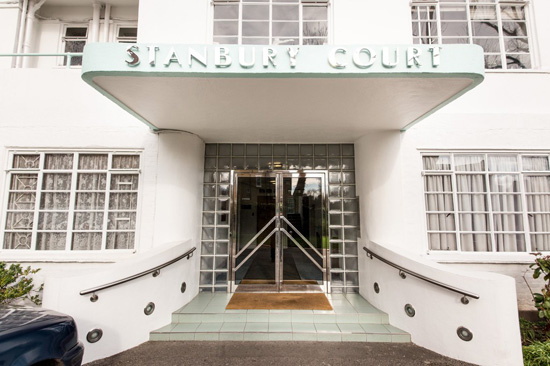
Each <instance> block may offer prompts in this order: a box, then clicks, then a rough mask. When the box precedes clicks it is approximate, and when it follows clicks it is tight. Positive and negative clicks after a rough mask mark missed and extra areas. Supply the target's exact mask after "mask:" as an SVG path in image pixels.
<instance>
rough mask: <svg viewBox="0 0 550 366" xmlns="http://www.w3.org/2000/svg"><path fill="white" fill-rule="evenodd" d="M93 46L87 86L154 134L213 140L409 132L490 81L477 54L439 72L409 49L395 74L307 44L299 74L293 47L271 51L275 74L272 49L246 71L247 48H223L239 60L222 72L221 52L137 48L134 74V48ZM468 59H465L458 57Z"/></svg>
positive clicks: (471, 50) (452, 60)
mask: <svg viewBox="0 0 550 366" xmlns="http://www.w3.org/2000/svg"><path fill="white" fill-rule="evenodd" d="M91 46H94V47H91V48H87V50H86V51H85V55H84V65H83V78H84V80H86V81H87V82H88V83H89V84H91V85H92V86H93V87H95V88H96V89H98V90H99V91H100V92H101V93H103V94H104V95H106V96H107V97H108V98H110V99H112V100H113V101H115V102H116V103H117V104H119V105H120V106H122V107H123V108H125V109H126V110H128V111H129V112H130V113H132V114H134V115H135V116H136V117H138V118H139V119H141V120H142V121H143V122H145V123H147V124H148V125H149V126H150V127H151V128H153V129H157V130H158V129H176V130H184V131H189V132H192V133H194V134H197V135H199V136H200V137H201V138H202V139H204V140H205V141H207V142H216V141H233V142H245V141H255V142H280V141H288V142H310V141H316V142H348V141H350V142H351V141H354V140H355V139H357V137H359V136H361V135H363V134H365V133H367V132H369V131H371V130H401V129H405V128H407V127H408V126H410V125H411V124H413V123H416V122H418V121H419V120H420V119H422V118H423V117H425V116H427V115H429V114H431V113H433V112H434V111H435V110H437V109H439V108H440V107H441V106H443V105H445V104H447V103H449V102H450V101H452V100H453V99H455V98H456V97H458V96H460V95H461V94H463V93H465V92H466V91H468V90H470V89H471V88H473V87H475V86H476V85H477V84H479V83H480V82H481V81H482V79H483V55H482V53H481V52H479V50H478V49H477V48H476V47H475V46H473V47H470V46H465V48H464V47H463V48H461V49H458V50H457V49H455V48H454V47H457V46H454V47H452V46H447V47H449V48H444V49H441V51H440V52H441V54H442V56H441V61H440V64H439V65H436V66H434V60H433V59H432V58H431V57H432V56H430V57H428V56H425V59H423V60H422V61H421V62H422V64H421V65H413V66H407V53H406V52H407V50H409V49H410V47H409V48H407V47H405V48H395V49H396V50H397V51H396V53H395V55H396V57H397V58H396V59H395V60H399V59H401V61H398V63H397V65H396V66H394V67H391V68H390V67H386V66H384V65H383V64H382V62H381V61H380V65H378V64H374V65H372V66H369V68H359V67H357V65H356V64H354V62H351V61H352V59H351V55H350V54H351V52H350V51H352V50H353V49H354V48H353V47H349V48H350V51H347V49H346V48H340V49H344V50H346V52H344V51H339V52H335V51H334V50H335V48H332V47H330V46H329V47H328V48H327V47H325V46H310V47H307V46H302V49H301V50H300V52H301V54H300V53H299V54H298V55H299V56H298V57H297V58H296V61H297V62H298V64H297V65H296V66H295V67H291V66H289V58H290V57H289V55H290V52H288V53H287V48H285V47H280V48H277V47H273V49H274V50H275V51H274V52H275V53H276V54H277V55H278V56H279V59H277V60H276V64H277V65H276V66H273V64H272V63H270V60H267V61H268V62H267V67H266V66H265V64H264V65H262V64H261V63H262V57H261V56H262V52H265V50H264V49H265V48H264V49H262V48H261V47H255V48H254V47H250V48H245V52H247V51H248V52H251V53H250V54H252V53H254V52H256V54H257V55H258V56H259V57H258V56H257V57H256V60H257V63H259V65H254V66H253V67H246V68H245V67H242V65H239V63H240V61H239V60H238V57H239V55H240V53H239V50H238V49H237V48H234V49H230V47H229V46H225V47H227V49H225V50H222V51H221V52H222V53H223V52H226V53H227V54H228V55H232V56H230V57H233V64H231V65H229V66H226V67H223V68H222V67H218V65H217V63H219V62H227V59H225V60H224V59H223V58H218V59H216V57H218V55H219V52H220V51H219V47H218V48H217V49H216V48H215V47H214V46H192V47H193V49H194V50H197V51H198V52H197V55H198V57H199V58H200V57H202V56H204V58H203V60H202V62H200V60H197V59H196V58H192V57H191V52H192V51H189V48H187V49H181V50H180V49H176V48H174V47H172V48H171V49H170V51H167V53H166V52H165V53H164V54H162V57H160V56H161V51H160V50H159V51H157V54H158V56H159V57H158V59H156V58H155V59H154V61H155V62H154V64H153V65H151V53H150V52H148V51H147V50H148V49H151V48H152V47H153V46H147V45H139V46H138V47H136V48H134V49H133V52H134V53H135V54H136V55H137V57H141V58H142V60H140V63H139V64H137V65H135V67H130V66H128V64H127V63H128V61H131V60H132V58H131V56H132V55H131V53H127V51H126V47H122V48H120V46H121V45H115V46H118V48H113V45H91ZM101 46H103V47H101ZM107 46H109V47H110V48H108V49H107V50H106V51H108V52H107V53H117V54H118V56H117V57H116V60H115V61H116V63H115V64H116V66H113V65H112V63H111V64H110V63H109V62H106V61H105V60H108V59H106V58H105V56H103V57H102V58H100V59H99V58H98V53H99V52H101V53H103V54H105V50H104V48H106V47H107ZM87 47H89V46H87ZM203 47H204V48H203ZM207 47H209V48H207ZM159 48H160V49H162V48H161V47H159ZM164 48H166V47H164ZM168 48H170V47H168ZM241 48H244V47H241ZM336 49H338V48H336ZM359 49H362V50H364V49H365V48H359ZM140 50H143V51H142V52H141V54H139V53H138V52H139V51H140ZM172 50H174V51H176V52H175V54H173V53H172ZM186 50H187V52H188V53H187V54H186V53H185V52H186ZM369 50H370V53H369V52H367V51H362V52H361V53H360V55H359V56H360V57H362V58H361V59H360V60H361V61H362V62H367V61H371V59H369V57H372V55H374V54H378V55H381V56H379V58H380V59H381V58H382V56H383V52H384V49H379V50H378V49H377V50H375V49H372V48H369ZM209 51H212V52H209ZM231 51H233V52H231ZM420 51H421V53H422V51H423V53H424V55H431V53H430V52H432V53H433V50H432V51H430V50H428V49H426V50H420ZM193 52H194V51H193ZM216 52H218V53H216ZM397 52H399V53H397ZM401 53H402V55H401ZM211 54H212V56H213V57H212V58H211V59H208V58H207V57H208V56H210V55H211ZM214 54H215V55H216V56H214ZM327 54H328V55H329V56H328V59H327V57H326V55H327ZM165 55H168V56H166V58H165V57H164V56H165ZM331 55H332V56H331ZM347 55H350V56H349V57H350V58H349V59H346V57H347ZM170 56H171V59H170ZM300 56H302V59H300V58H299V57H300ZM323 56H325V57H323ZM443 56H445V57H443ZM462 56H464V57H465V58H466V59H464V60H460V59H459V60H457V59H456V58H457V57H458V58H460V57H462ZM148 57H149V58H148ZM155 57H156V55H155ZM285 57H286V58H285ZM331 57H332V59H331ZM373 59H374V60H376V58H373ZM163 60H166V61H164V62H163ZM248 60H249V61H250V58H248ZM357 60H359V59H357ZM125 61H126V62H125ZM134 61H135V59H134ZM354 61H355V60H354ZM460 61H463V62H462V63H461V62H460ZM264 62H265V58H264ZM300 62H302V64H303V66H302V64H300ZM334 62H337V63H338V64H339V65H335V64H334ZM444 62H446V63H447V64H444ZM318 64H320V65H318ZM342 64H346V66H345V67H342ZM472 65H473V66H472ZM335 66H338V67H335ZM113 68H115V70H113Z"/></svg>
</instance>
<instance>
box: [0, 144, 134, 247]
mask: <svg viewBox="0 0 550 366" xmlns="http://www.w3.org/2000/svg"><path fill="white" fill-rule="evenodd" d="M10 161H11V163H10V168H9V169H8V177H7V178H8V179H7V196H6V197H7V207H6V210H5V222H4V228H5V230H4V238H3V243H2V248H3V249H23V250H25V249H27V250H68V251H69V250H104V249H133V248H134V245H135V231H136V215H137V202H138V188H139V176H140V171H139V165H140V155H139V154H137V153H126V152H116V153H114V152H110V153H104V152H76V153H73V152H70V153H69V152H40V153H38V152H12V153H11V154H10Z"/></svg>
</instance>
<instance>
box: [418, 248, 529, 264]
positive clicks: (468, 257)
mask: <svg viewBox="0 0 550 366" xmlns="http://www.w3.org/2000/svg"><path fill="white" fill-rule="evenodd" d="M423 257H424V258H427V259H430V260H432V261H435V262H438V263H457V264H458V263H464V264H468V263H471V264H530V263H533V261H534V259H535V256H534V255H532V254H530V253H515V252H514V253H481V252H478V253H476V252H474V253H459V252H445V253H442V252H433V251H432V252H428V253H426V254H425V255H424V256H423Z"/></svg>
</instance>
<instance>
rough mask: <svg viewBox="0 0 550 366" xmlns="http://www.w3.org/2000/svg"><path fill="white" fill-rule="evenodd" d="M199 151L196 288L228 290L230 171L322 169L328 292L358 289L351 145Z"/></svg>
mask: <svg viewBox="0 0 550 366" xmlns="http://www.w3.org/2000/svg"><path fill="white" fill-rule="evenodd" d="M205 155H206V156H205V159H204V186H203V212H202V238H201V264H200V289H201V291H227V290H228V284H227V281H228V278H229V276H228V270H229V252H230V247H229V245H230V243H229V210H230V194H231V190H230V184H231V182H230V179H231V170H243V169H245V170H296V169H304V170H321V171H325V172H327V173H328V176H327V179H328V185H329V186H328V192H327V193H328V196H329V212H328V219H329V233H330V267H331V268H330V279H331V292H332V293H343V292H345V293H351V292H358V291H359V274H358V263H357V256H358V250H357V248H358V246H357V236H358V227H359V211H358V210H359V205H358V200H357V197H356V194H355V161H354V160H355V159H354V149H353V144H229V143H227V144H206V151H205ZM274 162H276V164H274Z"/></svg>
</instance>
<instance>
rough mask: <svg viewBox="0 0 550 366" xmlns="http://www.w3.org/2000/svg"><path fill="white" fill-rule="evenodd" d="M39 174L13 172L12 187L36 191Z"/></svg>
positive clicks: (19, 189)
mask: <svg viewBox="0 0 550 366" xmlns="http://www.w3.org/2000/svg"><path fill="white" fill-rule="evenodd" d="M37 181H38V175H36V174H12V176H11V184H10V189H13V190H17V191H34V190H36V183H37Z"/></svg>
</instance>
